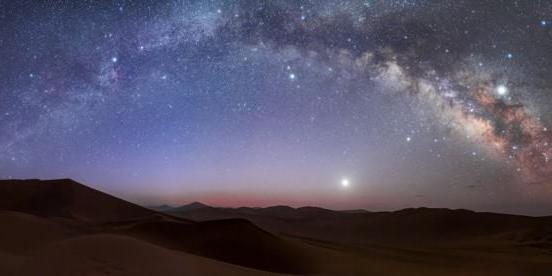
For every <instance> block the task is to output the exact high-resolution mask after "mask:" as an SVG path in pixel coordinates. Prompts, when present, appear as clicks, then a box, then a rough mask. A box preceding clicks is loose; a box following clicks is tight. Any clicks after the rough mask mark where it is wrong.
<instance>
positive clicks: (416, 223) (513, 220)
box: [166, 204, 552, 248]
mask: <svg viewBox="0 0 552 276" xmlns="http://www.w3.org/2000/svg"><path fill="white" fill-rule="evenodd" d="M198 206H200V205H197V204H196V207H195V208H188V207H187V206H181V207H178V208H174V209H171V210H167V211H166V212H167V213H168V214H172V215H175V216H179V217H182V218H187V219H191V220H197V221H208V220H217V219H231V218H242V219H247V220H250V221H252V222H253V223H255V224H257V225H259V226H261V227H263V228H265V229H269V230H270V231H273V232H276V233H280V234H286V235H291V236H300V237H306V238H313V239H320V240H328V241H334V242H345V243H354V244H359V243H360V244H369V243H374V242H378V243H395V242H396V243H405V242H406V243H413V244H416V243H425V242H427V241H429V240H432V241H440V240H445V241H450V240H466V239H476V238H481V237H493V238H503V239H514V240H519V241H529V240H535V238H534V237H538V239H536V240H535V241H546V242H552V219H551V218H550V217H529V216H519V215H507V214H495V213H486V212H473V211H469V210H463V209H458V210H451V209H439V208H423V207H422V208H410V209H404V210H399V211H394V212H368V211H366V210H354V211H333V210H328V209H323V208H318V207H301V208H292V207H288V206H273V207H267V208H246V207H241V208H217V207H211V206H206V205H204V204H201V206H202V207H198ZM320 228H323V229H324V230H325V231H320ZM551 248H552V245H551Z"/></svg>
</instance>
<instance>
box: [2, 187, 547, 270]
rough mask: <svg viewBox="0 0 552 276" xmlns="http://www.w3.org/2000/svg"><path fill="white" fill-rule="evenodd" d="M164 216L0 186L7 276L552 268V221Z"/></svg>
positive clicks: (89, 197) (81, 193)
mask: <svg viewBox="0 0 552 276" xmlns="http://www.w3.org/2000/svg"><path fill="white" fill-rule="evenodd" d="M165 209H167V208H166V206H165ZM167 212H168V213H167V214H164V213H159V212H157V211H154V210H149V209H146V208H143V207H140V206H138V205H135V204H132V203H129V202H126V201H124V200H122V199H118V198H115V197H112V196H110V195H108V194H105V193H102V192H99V191H96V190H94V189H91V188H88V187H86V186H84V185H81V184H79V183H76V182H74V181H72V180H54V181H39V180H27V181H0V225H2V227H0V275H270V274H276V273H287V274H309V275H550V272H551V271H552V246H551V242H552V238H551V237H552V236H551V234H550V233H552V223H551V218H550V217H540V218H538V217H526V216H513V215H502V214H491V213H476V212H472V211H467V210H448V209H428V208H418V209H407V210H401V211H397V212H376V213H372V212H367V211H358V210H357V211H353V212H340V211H332V210H327V209H323V208H317V207H304V208H291V207H287V206H274V207H270V208H236V209H229V208H216V207H210V206H206V205H203V204H199V203H195V204H193V205H191V206H181V207H178V208H173V209H168V210H167ZM176 216H180V217H181V218H179V217H176ZM192 219H193V220H199V221H200V222H195V221H193V220H192Z"/></svg>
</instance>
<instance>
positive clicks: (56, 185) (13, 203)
mask: <svg viewBox="0 0 552 276" xmlns="http://www.w3.org/2000/svg"><path fill="white" fill-rule="evenodd" d="M0 210H11V211H17V212H24V213H29V214H34V215H38V216H42V217H65V218H73V219H77V220H81V221H90V222H94V223H101V222H108V221H118V220H123V219H130V218H138V217H145V216H150V215H153V214H155V212H154V211H152V210H149V209H147V208H144V207H141V206H138V205H136V204H133V203H130V202H127V201H124V200H122V199H118V198H116V197H113V196H111V195H108V194H106V193H103V192H100V191H97V190H94V189H92V188H89V187H87V186H84V185H82V184H80V183H77V182H75V181H73V180H71V179H58V180H45V181H42V180H35V179H31V180H1V181H0Z"/></svg>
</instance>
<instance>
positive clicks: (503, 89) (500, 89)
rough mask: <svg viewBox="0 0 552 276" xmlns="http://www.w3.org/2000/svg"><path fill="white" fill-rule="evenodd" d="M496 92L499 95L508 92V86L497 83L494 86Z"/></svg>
mask: <svg viewBox="0 0 552 276" xmlns="http://www.w3.org/2000/svg"><path fill="white" fill-rule="evenodd" d="M496 93H497V94H498V95H500V96H504V95H506V94H508V88H507V87H506V86H504V85H499V86H497V87H496Z"/></svg>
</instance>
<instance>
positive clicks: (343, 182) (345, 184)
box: [341, 178, 351, 188]
mask: <svg viewBox="0 0 552 276" xmlns="http://www.w3.org/2000/svg"><path fill="white" fill-rule="evenodd" d="M350 184H351V183H350V182H349V179H347V178H343V179H341V187H344V188H347V187H349V185H350Z"/></svg>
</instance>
